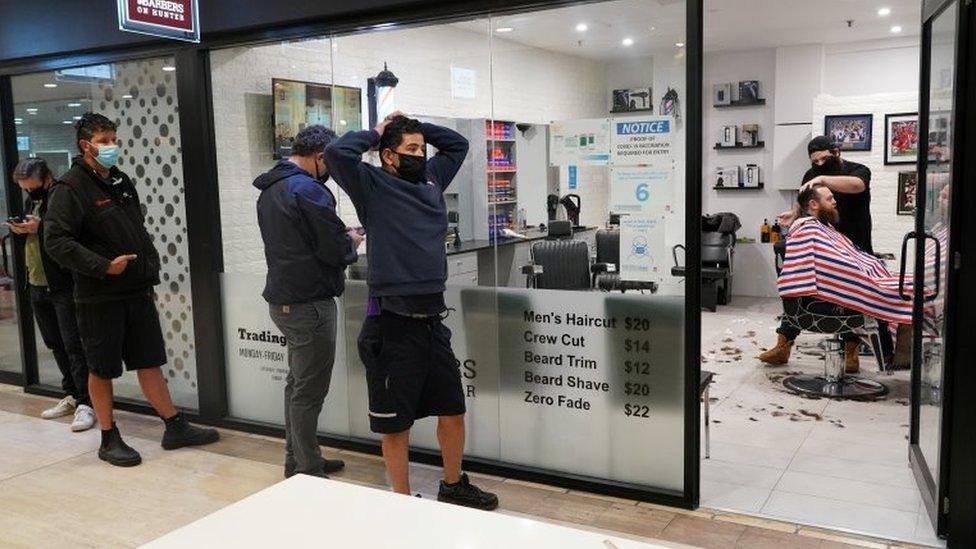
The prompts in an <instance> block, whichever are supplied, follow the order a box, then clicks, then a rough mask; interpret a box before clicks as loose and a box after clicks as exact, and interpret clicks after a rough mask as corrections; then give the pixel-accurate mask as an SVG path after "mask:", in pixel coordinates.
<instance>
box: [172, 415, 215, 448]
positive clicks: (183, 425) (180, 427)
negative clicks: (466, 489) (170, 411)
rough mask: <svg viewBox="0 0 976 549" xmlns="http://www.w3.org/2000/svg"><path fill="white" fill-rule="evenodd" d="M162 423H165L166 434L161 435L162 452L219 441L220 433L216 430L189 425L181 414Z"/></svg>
mask: <svg viewBox="0 0 976 549" xmlns="http://www.w3.org/2000/svg"><path fill="white" fill-rule="evenodd" d="M163 421H165V422H166V432H164V433H163V449H164V450H175V449H177V448H183V447H185V446H202V445H204V444H210V443H213V442H217V441H218V440H220V433H218V432H217V430H216V429H209V428H203V427H195V426H193V425H190V422H189V421H187V420H186V418H185V417H183V413H182V412H180V413H178V414H176V415H175V416H173V417H171V418H169V419H165V420H163Z"/></svg>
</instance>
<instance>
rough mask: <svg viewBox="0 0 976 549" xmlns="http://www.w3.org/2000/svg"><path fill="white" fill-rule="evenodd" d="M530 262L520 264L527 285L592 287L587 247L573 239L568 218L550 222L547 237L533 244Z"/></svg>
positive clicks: (587, 288)
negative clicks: (523, 264) (522, 265)
mask: <svg viewBox="0 0 976 549" xmlns="http://www.w3.org/2000/svg"><path fill="white" fill-rule="evenodd" d="M531 254H532V263H531V264H529V265H525V266H524V267H522V274H524V275H526V281H525V287H526V288H540V289H546V290H584V291H588V290H591V289H592V287H593V286H592V284H593V279H592V277H591V276H592V267H591V266H590V247H589V246H588V245H587V244H586V242H585V241H583V240H575V239H573V228H572V224H571V223H570V222H569V221H565V220H562V221H551V222H550V223H549V233H548V234H547V235H546V239H545V240H542V241H539V242H535V243H533V244H532V249H531Z"/></svg>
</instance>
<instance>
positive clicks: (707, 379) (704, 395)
mask: <svg viewBox="0 0 976 549" xmlns="http://www.w3.org/2000/svg"><path fill="white" fill-rule="evenodd" d="M714 378H715V372H709V371H708V370H702V371H701V382H700V383H699V384H698V397H699V398H700V399H701V401H702V402H703V403H705V459H708V458H709V457H711V446H712V434H711V432H710V431H711V429H710V426H711V423H712V422H711V418H710V417H709V406H710V402H709V399H708V387H709V385H711V384H712V380H713V379H714Z"/></svg>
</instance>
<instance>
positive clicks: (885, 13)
mask: <svg viewBox="0 0 976 549" xmlns="http://www.w3.org/2000/svg"><path fill="white" fill-rule="evenodd" d="M878 15H880V16H881V17H887V16H889V15H891V8H881V9H880V10H878Z"/></svg>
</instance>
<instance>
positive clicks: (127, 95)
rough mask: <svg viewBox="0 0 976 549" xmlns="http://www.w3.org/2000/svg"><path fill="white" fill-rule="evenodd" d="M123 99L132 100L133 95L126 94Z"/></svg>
mask: <svg viewBox="0 0 976 549" xmlns="http://www.w3.org/2000/svg"><path fill="white" fill-rule="evenodd" d="M122 99H132V94H131V93H127V94H125V95H123V96H122Z"/></svg>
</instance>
